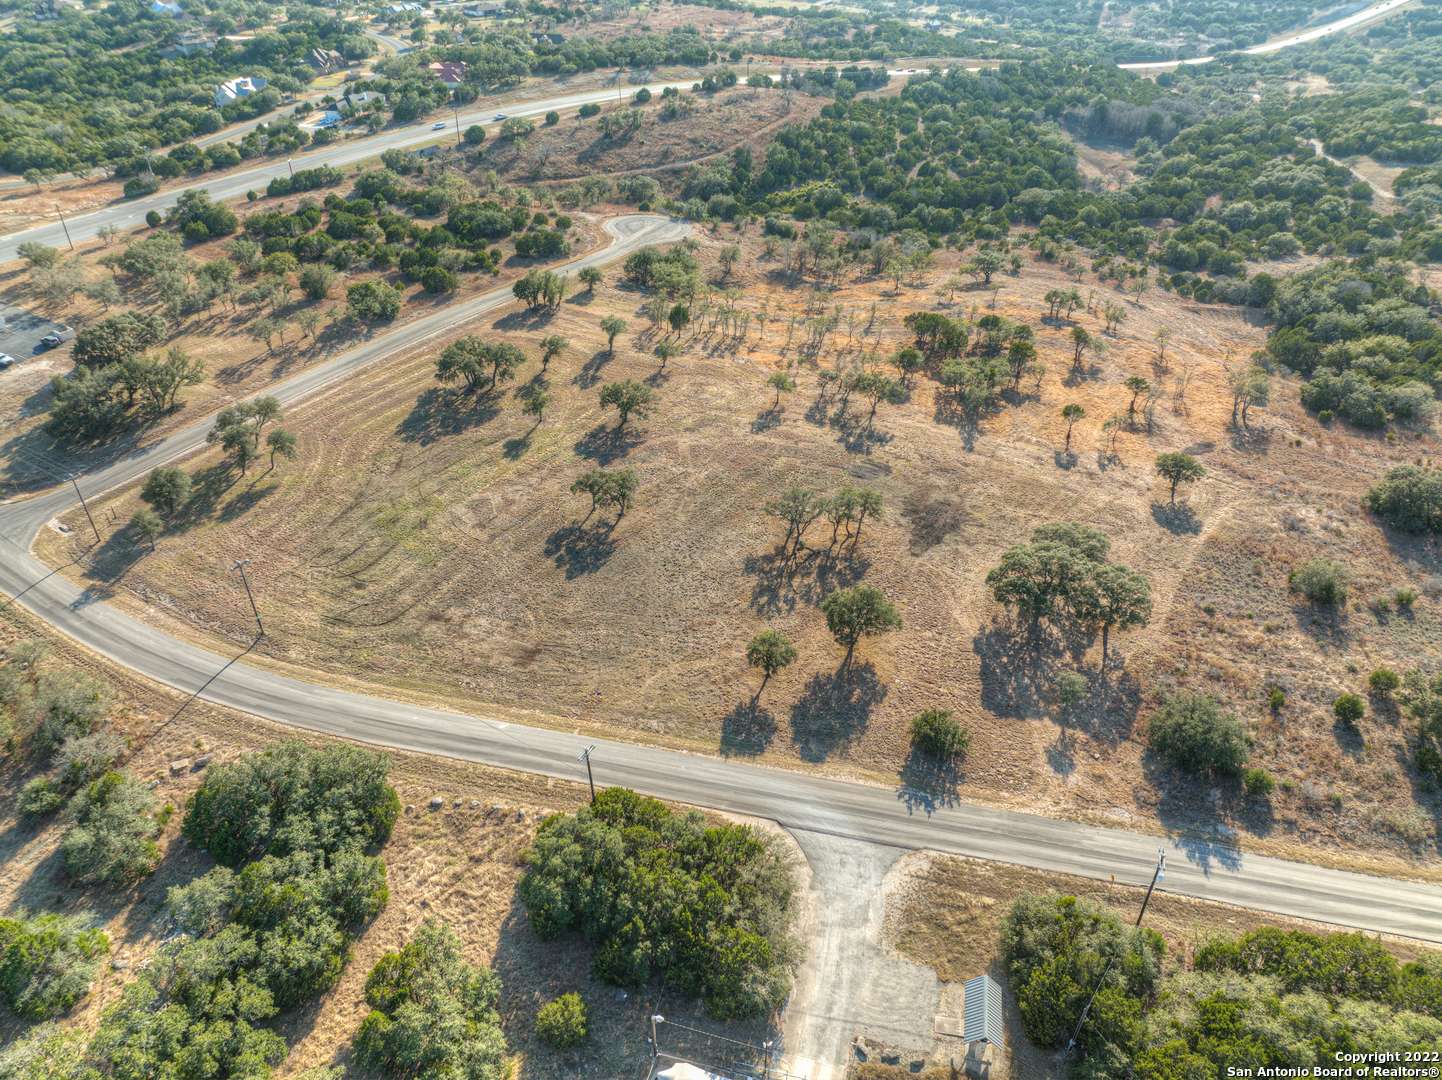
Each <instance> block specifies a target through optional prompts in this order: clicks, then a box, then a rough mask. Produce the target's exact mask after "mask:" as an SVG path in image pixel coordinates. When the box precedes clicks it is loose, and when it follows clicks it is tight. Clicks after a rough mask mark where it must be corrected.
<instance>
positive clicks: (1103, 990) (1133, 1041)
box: [1001, 893, 1165, 1075]
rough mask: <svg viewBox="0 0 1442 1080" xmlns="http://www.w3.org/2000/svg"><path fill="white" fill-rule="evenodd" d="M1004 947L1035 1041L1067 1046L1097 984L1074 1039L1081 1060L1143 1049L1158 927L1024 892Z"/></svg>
mask: <svg viewBox="0 0 1442 1080" xmlns="http://www.w3.org/2000/svg"><path fill="white" fill-rule="evenodd" d="M1001 951H1002V959H1003V960H1004V962H1005V963H1006V969H1007V975H1008V977H1009V978H1010V980H1011V987H1012V990H1013V991H1014V992H1015V994H1016V998H1017V1007H1018V1010H1019V1011H1020V1014H1021V1024H1022V1029H1023V1030H1024V1031H1025V1032H1026V1034H1027V1037H1028V1038H1030V1039H1031V1041H1032V1042H1034V1043H1036V1044H1037V1045H1038V1046H1040V1047H1043V1048H1047V1049H1059V1048H1061V1047H1063V1046H1066V1045H1067V1042H1068V1040H1069V1039H1070V1038H1071V1036H1072V1033H1073V1032H1074V1031H1075V1030H1076V1027H1077V1022H1078V1020H1079V1019H1080V1018H1081V1013H1082V1008H1083V1006H1084V1005H1085V1003H1086V1001H1087V998H1088V996H1089V995H1090V993H1091V991H1092V990H1093V989H1094V988H1097V990H1096V997H1095V1000H1094V1001H1093V1004H1092V1009H1091V1012H1090V1013H1089V1014H1088V1016H1087V1020H1086V1022H1085V1023H1084V1024H1082V1026H1081V1033H1080V1036H1079V1038H1078V1040H1077V1051H1078V1052H1079V1055H1080V1058H1081V1060H1082V1062H1083V1063H1091V1062H1108V1061H1118V1062H1125V1061H1129V1060H1130V1059H1131V1056H1132V1055H1133V1054H1134V1053H1135V1052H1136V1051H1137V1049H1139V1048H1140V1045H1141V1041H1142V1037H1143V1031H1142V1023H1141V1016H1142V1006H1143V1003H1144V1002H1146V1001H1148V1000H1150V998H1151V997H1152V995H1153V994H1154V993H1155V991H1156V988H1157V984H1158V982H1159V981H1160V978H1161V966H1162V955H1163V953H1164V952H1165V945H1164V944H1163V942H1162V939H1161V936H1160V935H1159V934H1157V933H1156V932H1155V931H1152V930H1145V929H1136V928H1134V927H1131V926H1126V925H1123V923H1122V922H1121V920H1120V919H1118V918H1117V916H1116V915H1115V914H1113V913H1112V912H1111V911H1109V910H1108V909H1106V908H1103V907H1101V906H1100V905H1098V904H1095V903H1092V902H1091V901H1088V900H1080V899H1078V898H1077V897H1074V896H1059V895H1056V894H1048V895H1040V894H1035V893H1027V894H1024V895H1023V896H1021V897H1019V898H1018V899H1017V900H1016V902H1015V903H1014V904H1012V907H1011V910H1010V911H1009V912H1008V913H1007V916H1006V920H1005V921H1004V922H1003V924H1002V930H1001ZM1109 958H1112V959H1114V962H1112V963H1111V964H1110V965H1109V964H1108V959H1109ZM1103 976H1105V977H1103ZM1097 1075H1110V1074H1107V1073H1098V1074H1097Z"/></svg>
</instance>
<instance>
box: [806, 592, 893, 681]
mask: <svg viewBox="0 0 1442 1080" xmlns="http://www.w3.org/2000/svg"><path fill="white" fill-rule="evenodd" d="M821 611H822V614H824V615H825V616H826V627H827V629H828V630H830V631H831V635H832V637H834V638H835V639H836V643H837V644H838V645H841V646H844V647H845V649H846V657H845V659H843V660H842V663H841V666H842V668H843V669H846V670H849V669H850V667H851V658H852V655H853V654H854V653H855V652H856V646H857V643H858V642H860V640H861V639H862V638H863V637H873V636H876V635H878V634H884V633H886V632H888V631H890V630H896V629H898V628H899V627H900V626H901V616H900V615H898V614H897V612H896V608H895V606H893V605H892V603H891V601H890V600H888V599H887V598H886V595H885V594H884V593H883V592H882V591H881V590H880V589H878V588H876V587H875V586H873V585H853V586H851V587H850V588H847V589H837V590H836V591H835V592H833V593H829V594H828V595H827V596H826V598H825V599H824V600H822V601H821Z"/></svg>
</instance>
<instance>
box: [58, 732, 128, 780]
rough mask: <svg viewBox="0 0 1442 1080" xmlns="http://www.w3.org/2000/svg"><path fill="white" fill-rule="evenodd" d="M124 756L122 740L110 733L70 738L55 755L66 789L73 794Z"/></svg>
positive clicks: (103, 773)
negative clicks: (72, 791) (76, 789)
mask: <svg viewBox="0 0 1442 1080" xmlns="http://www.w3.org/2000/svg"><path fill="white" fill-rule="evenodd" d="M124 753H125V740H124V739H122V738H121V737H120V736H119V735H116V734H115V733H114V732H112V731H97V732H95V733H94V734H91V735H72V736H71V737H70V738H68V739H66V740H65V742H63V743H62V744H61V745H60V752H59V753H58V754H56V755H55V760H56V764H57V765H59V767H60V776H61V779H62V781H63V782H64V784H65V786H66V787H68V788H70V789H71V790H74V789H75V788H78V787H80V786H81V785H82V784H88V783H90V781H92V780H94V779H96V778H98V777H100V776H104V775H105V774H106V773H107V772H109V771H110V770H111V769H112V768H114V767H115V764H116V762H118V761H119V760H120V757H121V755H122V754H124Z"/></svg>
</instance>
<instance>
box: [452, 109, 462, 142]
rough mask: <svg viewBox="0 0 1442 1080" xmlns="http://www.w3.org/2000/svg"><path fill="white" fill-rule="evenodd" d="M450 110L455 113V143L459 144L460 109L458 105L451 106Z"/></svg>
mask: <svg viewBox="0 0 1442 1080" xmlns="http://www.w3.org/2000/svg"><path fill="white" fill-rule="evenodd" d="M451 112H453V113H455V114H456V145H457V146H460V145H461V109H460V106H458V105H456V106H452V107H451Z"/></svg>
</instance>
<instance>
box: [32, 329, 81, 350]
mask: <svg viewBox="0 0 1442 1080" xmlns="http://www.w3.org/2000/svg"><path fill="white" fill-rule="evenodd" d="M74 336H75V327H73V326H60V327H57V328H56V329H54V330H52V331H50V333H48V334H46V335H45V336H44V337H43V338H41V339H40V344H41V345H44V346H45V347H46V348H47V349H54V348H56V347H57V346H59V345H63V344H65V342H67V341H69V340H70V339H71V338H73V337H74Z"/></svg>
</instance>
